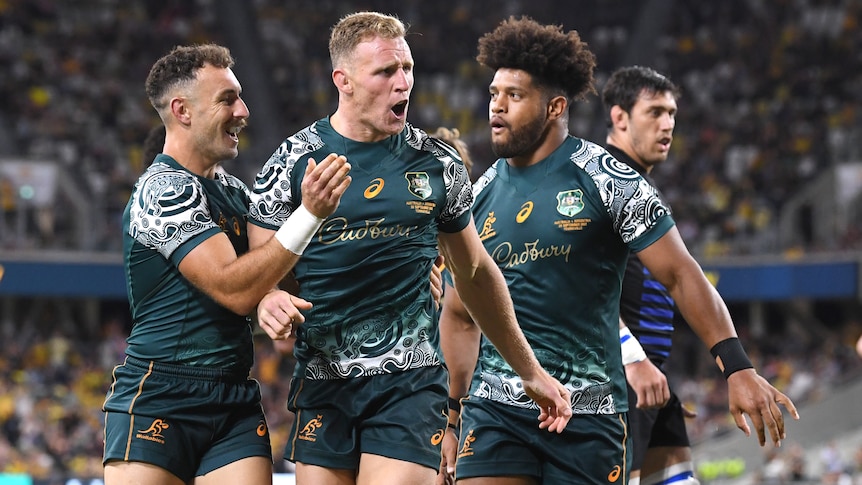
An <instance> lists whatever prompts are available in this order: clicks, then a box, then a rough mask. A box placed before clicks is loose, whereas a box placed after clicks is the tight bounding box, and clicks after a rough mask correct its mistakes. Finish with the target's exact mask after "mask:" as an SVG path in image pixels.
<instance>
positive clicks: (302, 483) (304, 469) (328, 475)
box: [294, 462, 356, 485]
mask: <svg viewBox="0 0 862 485" xmlns="http://www.w3.org/2000/svg"><path fill="white" fill-rule="evenodd" d="M294 474H295V475H296V485H315V484H318V483H325V484H327V485H354V484H355V483H356V471H355V470H345V469H343V468H326V467H322V466H318V465H309V464H306V463H302V462H297V463H296V470H295V471H294Z"/></svg>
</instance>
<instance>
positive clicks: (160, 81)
mask: <svg viewBox="0 0 862 485" xmlns="http://www.w3.org/2000/svg"><path fill="white" fill-rule="evenodd" d="M206 64H210V65H212V66H215V67H221V68H225V69H228V68H231V67H233V64H234V61H233V57H232V56H231V54H230V50H228V48H227V47H223V46H220V45H216V44H198V45H190V46H177V47H174V48H173V50H171V51H170V52H169V53H168V54H166V55H165V56H163V57H162V58H161V59H159V60H158V61H156V63H155V64H153V67H152V68H151V69H150V73H149V75H147V81H146V83H145V89H146V92H147V98H149V100H150V104H152V105H153V107H154V108H156V111H161V110H162V109H164V108H165V106H166V105H167V99H165V93H167V92H168V91H169V90H170V89H171V88H173V87H175V86H176V85H178V84H180V83H184V82H189V81H191V80H193V79H195V77H196V76H197V70H198V69H201V68H203V67H204V65H206Z"/></svg>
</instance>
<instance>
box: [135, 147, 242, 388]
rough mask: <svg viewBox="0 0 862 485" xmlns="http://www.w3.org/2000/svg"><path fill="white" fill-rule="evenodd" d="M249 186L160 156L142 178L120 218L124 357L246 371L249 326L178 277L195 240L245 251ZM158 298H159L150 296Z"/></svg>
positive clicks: (238, 252) (227, 176)
mask: <svg viewBox="0 0 862 485" xmlns="http://www.w3.org/2000/svg"><path fill="white" fill-rule="evenodd" d="M248 204H249V192H248V188H247V187H246V186H245V184H243V183H242V182H241V181H239V179H237V178H236V177H233V176H231V175H228V174H225V173H223V172H217V173H216V175H215V178H214V179H208V178H204V177H199V176H197V175H195V174H193V173H191V172H189V171H188V170H186V169H185V168H184V167H182V166H181V165H180V164H179V163H177V162H176V161H175V160H174V159H173V158H171V157H169V156H167V155H164V154H160V155H158V156H157V157H156V159H155V160H154V162H153V163H152V165H150V167H149V168H148V169H147V170H146V172H145V173H144V174H143V175H141V177H140V178H139V180H138V182H137V184H136V185H135V189H134V191H133V193H132V196H131V198H130V199H129V203H128V205H127V206H126V210H125V213H124V215H123V224H124V228H125V232H124V234H123V252H124V258H125V265H126V284H127V289H128V293H129V303H130V309H131V312H132V318H133V321H134V326H133V327H132V332H131V335H130V336H129V338H128V344H129V345H128V348H127V352H128V354H129V355H131V356H133V357H137V358H139V359H142V360H147V361H150V360H154V361H159V362H171V363H174V364H181V365H192V366H206V367H213V368H224V369H229V370H236V371H240V372H246V371H248V370H249V369H251V366H252V363H253V358H254V356H253V348H252V340H251V325H250V322H249V321H248V319H247V318H246V317H245V316H242V315H237V314H235V313H233V312H232V311H230V310H228V309H226V308H224V307H222V306H221V305H219V304H218V303H216V302H215V301H214V300H213V299H212V298H210V297H209V296H207V295H206V294H204V293H202V292H201V291H200V290H199V289H197V288H196V287H195V286H194V285H192V284H191V282H189V281H188V280H186V278H185V277H184V276H183V275H182V274H181V273H180V271H179V269H178V266H179V264H180V262H181V261H182V259H183V258H184V257H185V256H186V255H187V254H188V253H189V252H191V251H192V250H193V249H194V248H195V247H197V246H198V245H199V244H200V243H202V242H203V241H205V240H206V239H207V238H209V237H212V236H214V235H216V234H218V233H223V234H225V235H226V236H227V237H228V239H229V240H230V242H231V244H232V245H233V247H234V250H235V251H236V253H237V254H243V253H245V252H247V251H248V232H247V230H246V214H247V213H248ZM154 294H157V295H158V299H154V298H153V296H152V295H154Z"/></svg>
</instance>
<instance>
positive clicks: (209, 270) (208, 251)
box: [177, 232, 237, 295]
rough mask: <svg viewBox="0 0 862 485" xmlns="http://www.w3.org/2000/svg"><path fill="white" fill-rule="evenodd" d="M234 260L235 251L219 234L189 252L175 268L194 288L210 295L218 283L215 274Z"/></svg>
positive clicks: (224, 236)
mask: <svg viewBox="0 0 862 485" xmlns="http://www.w3.org/2000/svg"><path fill="white" fill-rule="evenodd" d="M236 259H237V255H236V250H235V249H234V247H233V245H232V244H231V243H230V239H228V237H227V236H226V235H225V234H224V233H222V232H219V233H217V234H214V235H213V236H212V237H208V238H206V239H205V240H204V241H203V242H201V243H200V244H198V245H197V246H195V248H194V249H192V250H191V251H189V253H188V254H186V256H185V257H184V258H183V259H182V260H181V261H180V263H179V265H178V266H177V268H178V269H179V270H180V273H182V275H183V277H185V278H186V279H187V280H189V281H190V282H191V283H192V284H193V285H195V287H197V288H198V289H200V290H201V291H203V292H204V293H207V294H209V295H212V294H214V293H215V292H216V290H217V285H218V281H219V279H218V278H217V275H216V272H217V271H220V270H221V268H224V267H226V266H227V265H228V264H230V263H232V262H233V261H235V260H236Z"/></svg>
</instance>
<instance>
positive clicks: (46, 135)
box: [0, 0, 862, 484]
mask: <svg viewBox="0 0 862 485" xmlns="http://www.w3.org/2000/svg"><path fill="white" fill-rule="evenodd" d="M490 6H493V8H490ZM360 9H374V10H381V11H386V12H391V13H397V14H398V15H399V16H400V17H401V18H402V19H404V20H405V21H406V22H407V23H409V24H410V25H411V31H413V32H414V34H412V37H411V38H410V42H411V46H412V48H413V49H414V56H415V58H416V60H417V66H416V68H417V71H416V87H415V89H414V93H413V96H412V104H411V111H410V119H411V121H412V122H413V123H414V124H416V125H418V126H423V127H428V128H432V127H436V126H440V125H445V126H453V127H458V128H459V130H460V132H461V133H462V138H463V139H464V140H465V141H467V143H468V144H469V145H470V148H471V150H472V152H473V154H474V159H475V160H477V166H476V168H475V169H474V175H477V174H478V173H480V172H481V171H482V170H483V169H484V167H485V166H487V164H488V163H490V161H491V159H492V154H491V152H490V148H489V146H488V144H487V141H486V139H487V125H486V121H485V120H486V110H487V96H486V94H485V93H486V84H487V82H488V76H489V75H488V73H487V72H484V71H482V70H481V69H480V68H479V67H478V65H477V63H476V62H475V61H474V56H475V43H476V39H477V38H478V37H479V35H480V34H481V33H483V32H485V31H487V30H490V29H491V28H492V27H493V26H494V25H495V24H496V23H497V22H498V21H499V20H500V19H502V18H504V17H505V16H507V15H509V14H521V13H523V14H528V15H531V16H533V17H535V18H537V19H538V20H540V21H543V22H555V23H561V24H563V25H564V27H566V28H572V29H577V30H578V31H579V32H581V34H582V36H583V37H584V38H585V39H586V40H587V41H588V42H589V43H590V45H591V46H592V48H593V49H594V51H595V52H596V55H597V57H598V60H599V65H598V69H599V71H598V72H597V79H598V82H599V85H601V83H603V81H604V79H606V77H607V75H608V73H609V72H611V71H612V70H613V69H614V68H615V67H617V66H618V65H621V64H626V63H642V64H647V65H651V66H653V67H655V68H657V69H659V70H662V71H664V72H666V73H668V74H670V76H671V77H672V78H673V79H674V80H675V81H677V82H678V83H679V84H681V85H682V87H683V88H684V93H683V98H682V99H681V100H680V113H679V117H678V120H677V129H676V132H675V140H674V144H673V153H672V155H671V157H670V158H669V160H668V162H667V163H666V164H664V165H663V166H661V167H659V168H658V169H657V170H656V171H655V172H654V176H655V178H657V179H659V180H661V186H662V187H663V188H664V191H665V195H666V196H667V197H668V199H669V200H670V203H671V205H672V206H673V208H674V210H675V218H676V220H677V222H678V225H679V227H680V229H681V231H682V233H683V237H684V238H685V240H686V241H687V243H688V244H689V246H690V247H691V248H692V252H693V253H694V254H695V255H696V256H698V257H699V259H700V260H701V261H702V262H703V263H704V264H708V263H710V262H721V261H724V260H723V259H722V258H729V257H734V258H736V257H739V256H750V257H751V259H746V260H744V261H743V262H742V263H740V265H741V266H742V268H743V270H745V269H749V268H751V267H754V266H756V265H757V263H759V262H761V261H762V260H765V259H769V258H777V259H778V260H779V261H781V262H783V263H786V262H788V261H790V262H795V261H812V260H815V262H817V261H820V260H819V259H816V258H814V259H812V257H813V256H812V255H818V254H819V253H827V255H828V256H835V255H838V256H835V257H838V258H839V259H840V260H841V261H845V260H846V261H850V263H849V264H851V265H852V271H856V273H854V274H856V275H858V271H859V269H858V268H859V266H860V264H862V263H860V259H862V258H860V249H862V231H860V227H862V199H860V191H862V169H860V168H859V167H860V164H862V143H860V140H862V111H860V101H862V94H860V93H862V91H860V89H859V86H860V85H862V69H859V66H860V65H862V36H860V35H859V34H858V31H859V27H860V26H859V22H860V19H862V17H860V15H862V2H860V1H858V0H773V1H768V2H766V1H760V0H723V1H721V2H681V1H673V0H645V1H643V2H635V3H633V2H631V1H629V0H589V1H584V2H578V7H577V8H574V7H573V8H560V6H559V2H554V1H553V0H529V1H528V0H507V1H491V0H487V1H486V0H466V1H461V2H457V5H455V6H452V5H450V4H448V3H447V2H428V1H424V0H403V1H400V2H394V1H385V0H358V1H355V2H342V1H336V0H297V1H293V2H282V1H276V0H254V1H250V2H231V1H229V0H165V1H161V2H124V1H121V0H99V1H97V0H81V1H75V2H63V1H59V0H39V1H28V0H7V1H2V2H0V63H2V65H3V66H4V69H2V70H0V96H2V98H3V99H4V103H3V108H2V109H0V341H2V342H3V352H2V353H0V473H24V474H27V475H30V476H31V477H32V478H33V479H35V480H36V482H35V483H37V484H48V483H65V482H64V481H65V480H67V479H69V478H70V477H82V478H87V477H98V476H101V464H100V457H101V443H102V436H101V423H102V417H101V412H100V411H99V406H100V405H101V402H102V399H103V398H104V394H105V391H106V389H105V386H106V385H107V383H108V382H110V380H109V377H108V376H109V373H110V368H109V366H110V365H111V364H112V363H114V362H116V361H117V360H118V355H121V354H122V349H123V346H124V341H123V339H124V337H125V335H126V334H127V333H128V326H129V325H130V322H129V321H128V319H127V316H126V311H125V308H124V304H125V301H124V294H123V292H122V290H120V291H119V293H118V294H112V295H110V296H102V295H101V294H99V296H96V295H95V294H93V295H89V296H87V295H83V296H81V295H77V294H76V295H75V296H74V297H68V296H64V295H56V294H54V292H52V291H51V285H52V284H53V283H55V281H54V280H52V278H42V279H41V280H39V281H37V282H36V283H35V285H36V286H35V287H34V289H30V287H28V289H27V290H26V291H23V290H22V291H17V290H20V287H19V288H17V289H16V288H14V287H13V288H10V287H9V285H10V281H16V280H14V279H12V276H11V275H12V273H13V269H16V268H15V264H16V263H18V264H24V265H28V264H30V262H31V261H33V260H36V261H40V262H44V261H50V260H57V259H59V260H61V261H64V262H83V263H84V264H90V265H96V264H97V263H98V264H100V265H101V264H102V263H104V262H105V261H107V262H108V263H109V264H114V265H116V264H118V261H117V257H118V256H117V255H118V251H119V246H120V236H119V231H120V228H119V225H120V215H121V212H122V209H123V206H124V204H125V202H126V200H127V198H128V195H129V192H130V189H131V184H132V183H133V181H134V180H135V179H136V178H137V175H138V173H139V172H140V171H141V170H143V168H144V167H145V166H146V164H147V163H149V161H148V160H144V159H143V158H142V156H141V146H142V143H143V141H144V139H145V137H146V134H147V132H148V131H149V129H150V128H151V127H152V126H153V125H154V124H157V122H158V120H157V117H156V115H155V113H154V111H153V110H152V108H151V107H150V106H149V105H148V103H147V101H146V97H145V95H144V92H143V80H144V78H145V77H146V73H147V70H148V68H149V66H150V65H151V64H152V62H153V61H154V60H155V59H156V58H158V57H159V56H160V55H162V54H164V53H165V52H167V51H168V50H169V49H170V47H172V46H173V45H176V44H183V43H189V42H204V41H216V42H220V43H224V44H226V45H229V46H230V47H231V49H232V50H233V51H234V53H235V54H236V55H237V60H238V64H237V71H238V76H239V78H240V80H241V81H242V83H243V85H244V88H245V90H246V92H245V93H244V96H245V97H246V98H247V100H248V102H249V105H250V108H251V111H252V117H251V120H250V121H251V125H250V127H249V129H248V130H246V131H244V132H243V135H242V136H243V137H242V140H241V143H242V146H241V150H240V152H241V154H240V157H239V159H238V160H236V161H235V162H232V163H234V165H232V166H231V167H230V170H231V171H232V172H234V173H237V174H238V175H241V176H243V178H244V179H245V180H246V181H250V177H251V176H252V174H253V173H254V172H255V171H256V169H257V168H258V167H259V165H260V164H261V163H262V162H263V158H264V157H266V156H268V154H269V153H270V152H271V151H272V149H274V147H275V146H276V144H277V143H278V142H279V141H280V137H281V136H284V135H286V134H288V133H292V132H293V131H294V130H296V129H297V128H299V127H301V126H303V125H305V124H306V123H307V122H308V121H310V120H311V119H314V118H316V117H319V116H323V115H325V114H326V113H328V112H329V111H330V110H331V109H333V107H334V104H335V99H334V96H335V92H334V89H333V88H332V86H331V81H330V78H329V64H328V53H327V52H326V43H327V40H326V39H327V37H328V33H329V30H328V29H329V26H330V25H331V24H332V23H333V22H334V21H335V19H336V18H337V17H339V16H340V15H341V14H344V13H347V12H348V11H353V10H360ZM669 12H670V13H672V14H669ZM600 104H601V103H600V102H599V100H598V98H591V99H589V100H588V101H587V102H586V103H579V104H578V105H577V107H576V108H575V112H574V116H573V119H572V125H573V128H572V131H573V132H574V133H577V134H581V135H583V136H585V137H587V138H590V139H592V140H596V141H599V142H601V141H602V140H604V121H603V120H602V114H601V111H602V110H601V106H600ZM34 173H38V176H36V175H34ZM94 254H98V256H94ZM24 255H26V256H27V257H24ZM731 261H733V262H738V260H735V259H734V260H731ZM827 261H831V260H829V259H827ZM716 264H718V263H716ZM4 265H5V266H6V267H7V268H10V269H9V271H8V273H7V277H6V278H5V280H4V276H3V266H4ZM47 271H51V269H50V268H49V269H48V270H47ZM748 274H749V273H746V275H748ZM780 279H781V277H780V276H779V277H778V279H776V280H770V281H771V282H773V281H774V282H775V284H776V286H780V285H779V284H778V283H779V282H780ZM725 281H726V280H725ZM804 283H805V282H803V286H804ZM13 284H17V283H13ZM39 285H43V286H39ZM848 285H849V286H848V288H849V289H848V291H849V295H847V294H841V295H838V296H828V297H827V296H821V297H812V296H811V295H802V296H803V297H802V298H800V295H799V294H798V293H793V292H788V293H780V294H778V295H777V296H773V295H766V296H764V297H763V298H762V299H751V298H749V299H745V298H742V297H741V298H740V299H738V300H734V302H733V303H732V305H731V311H732V312H733V313H734V317H735V318H736V320H737V325H738V327H740V331H741V334H742V338H743V340H744V341H745V342H746V346H747V347H748V348H749V349H752V357H753V358H754V359H755V360H756V364H757V366H758V368H759V369H762V371H763V373H764V375H765V376H766V377H767V378H769V379H770V381H771V382H773V383H776V385H777V386H778V387H780V388H781V389H782V390H784V391H785V392H787V393H788V394H790V395H791V397H792V398H793V399H794V400H795V401H796V402H797V404H800V405H802V414H803V419H809V416H808V415H807V414H806V411H807V410H808V409H813V406H816V405H817V404H818V403H822V402H824V400H826V399H827V398H829V397H830V396H831V395H833V394H834V393H835V390H836V389H838V388H843V387H847V386H852V385H854V383H858V382H859V379H860V362H859V359H858V358H857V357H856V356H855V355H853V354H852V343H854V342H855V338H856V337H858V335H859V334H860V333H862V308H860V294H862V292H860V290H859V280H858V279H857V280H856V281H855V283H852V282H851V283H848ZM822 286H830V285H829V284H828V281H827V284H825V285H822ZM719 288H721V286H720V282H719ZM854 292H855V293H854ZM677 337H678V340H679V344H677V345H676V347H675V348H676V349H677V350H676V352H677V353H676V354H675V355H674V357H673V359H672V360H671V363H672V365H673V368H672V378H674V379H677V380H678V382H679V384H677V389H678V390H679V391H680V395H681V397H682V398H683V399H684V400H685V402H687V403H688V404H689V405H690V406H691V407H693V408H694V409H696V410H697V412H698V418H697V419H696V420H695V421H693V422H692V425H691V426H690V431H691V433H692V439H693V441H694V442H695V443H697V445H696V446H697V450H704V449H707V450H708V449H709V446H710V444H712V443H716V444H715V446H714V447H713V449H717V448H718V446H719V445H718V444H717V443H718V442H719V441H722V440H724V439H725V438H726V437H733V436H735V435H736V434H738V433H739V432H738V431H737V430H736V429H735V428H734V426H733V423H732V420H729V417H728V414H727V409H726V402H727V398H726V395H725V394H723V393H724V392H725V391H726V388H725V386H724V384H723V382H721V380H720V377H719V376H718V375H717V373H716V371H715V369H714V366H713V365H712V364H711V362H710V361H709V356H708V353H707V352H706V350H705V349H703V348H702V347H700V346H699V344H698V342H697V341H696V339H694V338H693V337H692V336H691V335H690V334H687V333H686V332H685V331H684V330H683V331H681V332H679V335H678V336H677ZM258 344H259V345H258V349H259V355H258V359H257V367H256V370H255V372H256V376H257V377H258V378H259V380H260V381H261V383H262V385H263V387H264V401H265V402H264V405H265V407H266V409H267V417H268V419H269V420H270V428H271V430H272V431H273V449H274V453H275V455H276V456H280V455H281V451H282V449H283V444H284V441H285V440H286V436H284V435H283V433H284V432H285V431H286V429H287V423H288V422H289V420H290V419H292V417H291V416H290V414H289V413H287V412H286V411H285V407H284V402H285V399H286V392H287V388H286V379H285V378H284V376H286V375H288V374H289V373H290V369H291V367H292V362H291V359H290V358H284V357H281V356H279V355H278V354H276V353H275V352H273V351H272V348H271V345H269V343H268V342H264V341H261V342H258ZM854 399H856V402H858V398H854ZM851 402H852V401H851ZM843 405H844V406H851V404H848V403H844V404H843ZM809 406H812V407H811V408H809ZM839 409H844V410H845V411H847V412H849V410H850V408H849V407H846V408H841V407H840V406H839ZM814 414H815V415H817V413H816V412H815V413H814ZM826 417H828V416H825V417H824V418H823V419H826ZM811 419H812V420H814V419H816V418H811ZM789 429H790V433H791V440H789V441H790V442H789V443H788V445H789V446H785V447H783V448H782V449H781V450H779V451H780V453H775V454H774V455H772V456H767V455H765V454H764V455H762V456H763V460H762V461H760V462H757V461H752V462H748V463H747V464H746V467H747V468H746V469H745V470H746V472H747V476H748V479H749V480H752V481H751V482H746V483H758V482H755V481H753V480H757V481H759V483H790V481H791V480H792V477H791V475H792V472H791V471H790V470H791V468H792V467H791V466H790V464H791V463H793V462H794V456H801V458H797V459H796V460H795V462H802V463H803V465H805V466H803V468H805V470H806V471H805V473H804V474H803V475H804V477H803V478H804V480H807V481H808V482H807V483H819V480H820V476H825V477H826V478H824V480H831V478H829V477H830V476H833V475H834V476H836V477H837V476H839V475H841V474H844V475H848V476H850V477H855V479H856V480H862V478H860V475H862V452H860V453H858V455H859V456H857V451H856V450H857V449H862V444H860V443H859V441H860V440H854V439H853V438H852V436H851V437H850V438H847V439H841V440H837V441H836V446H837V451H836V452H832V451H830V450H831V449H832V448H831V444H830V442H829V440H828V439H826V438H823V439H818V440H811V441H807V442H798V443H795V439H794V438H795V437H794V436H793V435H794V434H795V433H796V432H797V428H796V427H795V425H794V424H793V423H791V424H790V426H789ZM860 429H862V425H859V426H857V427H856V428H855V429H848V430H847V431H848V432H855V436H859V435H860V433H862V431H860ZM750 441H751V440H748V442H749V443H750ZM794 445H798V446H799V447H800V448H801V449H802V452H801V453H797V450H798V448H797V447H796V446H794ZM704 447H706V448H704ZM821 453H822V456H821ZM703 456H705V458H704V461H707V462H708V461H709V460H711V459H712V456H711V455H709V454H706V455H703ZM758 456H760V455H758ZM835 456H838V460H837V462H838V463H839V464H838V465H836V464H835V463H836V459H835ZM826 458H829V460H830V461H829V463H831V465H828V466H827V465H826V464H825V462H823V461H821V460H825V459H826ZM854 460H855V461H854ZM839 468H840V469H841V471H840V472H839V471H836V470H837V469H839ZM277 469H278V470H279V471H289V467H288V465H287V464H285V463H281V462H279V463H277ZM755 471H756V472H757V474H754V472H755ZM830 474H831V475H830ZM772 475H774V477H773V476H772ZM775 477H777V478H775ZM724 478H727V477H724ZM773 478H775V479H773ZM803 478H800V479H799V480H797V482H796V483H805V482H804V481H802V480H803ZM721 479H722V477H721V476H717V477H716V480H715V481H714V482H710V483H719V482H720V480H721ZM779 479H780V480H784V481H778V480H779ZM837 480H838V478H835V481H834V482H824V483H837Z"/></svg>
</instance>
